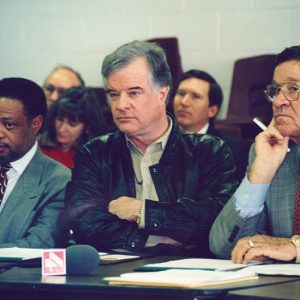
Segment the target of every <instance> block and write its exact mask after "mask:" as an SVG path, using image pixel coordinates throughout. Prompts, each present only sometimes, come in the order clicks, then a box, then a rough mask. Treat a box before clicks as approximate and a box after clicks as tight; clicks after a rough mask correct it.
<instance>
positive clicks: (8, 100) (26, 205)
mask: <svg viewBox="0 0 300 300" xmlns="http://www.w3.org/2000/svg"><path fill="white" fill-rule="evenodd" d="M46 112H47V105H46V98H45V95H44V92H43V90H42V89H41V88H40V87H39V86H38V85H37V84H36V83H34V82H32V81H30V80H27V79H23V78H4V79H2V80H1V81H0V248H1V247H24V248H53V247H63V246H65V242H66V232H65V229H64V228H65V227H64V226H63V224H62V221H61V217H62V215H61V214H62V211H63V209H64V191H65V186H66V183H67V182H68V181H69V179H70V171H69V170H68V169H67V168H65V167H64V166H63V165H61V164H59V163H57V162H55V161H54V160H52V159H50V158H48V157H46V156H45V155H44V154H42V152H41V151H40V150H39V148H38V144H37V141H36V137H37V134H38V132H39V130H40V129H41V127H42V124H43V120H44V118H45V115H46Z"/></svg>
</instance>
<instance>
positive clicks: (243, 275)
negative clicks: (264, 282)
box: [104, 269, 258, 288]
mask: <svg viewBox="0 0 300 300" xmlns="http://www.w3.org/2000/svg"><path fill="white" fill-rule="evenodd" d="M257 278H258V277H257V276H256V275H255V273H254V272H246V271H245V270H243V272H240V271H220V272H212V271H206V270H178V269H170V270H165V271H155V272H134V273H125V274H122V275H121V276H119V277H106V278H104V280H107V281H108V282H109V284H111V285H120V284H121V285H124V284H126V285H146V286H172V287H182V288H199V287H202V286H209V285H216V284H226V283H232V282H239V281H244V280H256V279H257Z"/></svg>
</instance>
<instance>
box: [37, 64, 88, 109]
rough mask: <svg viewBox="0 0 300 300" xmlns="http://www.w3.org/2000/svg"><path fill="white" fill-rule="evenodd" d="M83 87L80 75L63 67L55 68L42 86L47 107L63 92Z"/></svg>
mask: <svg viewBox="0 0 300 300" xmlns="http://www.w3.org/2000/svg"><path fill="white" fill-rule="evenodd" d="M84 85H85V84H84V81H83V79H82V77H81V75H80V74H79V73H78V72H77V71H75V70H74V69H72V68H70V67H68V66H65V65H60V66H57V67H55V68H54V69H53V70H52V71H51V73H50V74H49V75H48V76H47V78H46V80H45V82H44V84H43V89H44V92H45V95H46V99H47V105H48V107H50V106H51V105H52V104H53V103H54V102H55V101H57V100H58V98H59V97H60V96H61V95H62V93H63V92H64V91H65V90H67V89H69V88H71V87H75V86H84Z"/></svg>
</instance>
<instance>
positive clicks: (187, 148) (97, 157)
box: [66, 122, 236, 256]
mask: <svg viewBox="0 0 300 300" xmlns="http://www.w3.org/2000/svg"><path fill="white" fill-rule="evenodd" d="M174 123H175V122H173V128H172V131H171V134H170V136H169V140H168V142H167V145H166V148H165V150H164V153H163V155H162V157H161V159H160V161H159V163H158V164H156V165H153V166H151V167H150V173H151V176H152V179H153V182H154V185H155V188H156V192H157V195H158V198H159V201H151V200H146V206H145V207H146V209H145V211H146V212H145V229H139V228H138V226H137V224H136V223H135V222H129V221H127V220H121V219H119V218H117V217H116V216H114V215H112V214H110V213H109V212H108V211H107V205H108V203H109V202H110V201H111V200H113V199H117V198H118V197H120V196H129V197H135V183H134V173H133V167H132V161H131V156H130V153H129V150H128V148H127V145H126V141H125V136H124V134H123V133H121V132H120V131H116V132H114V133H110V134H107V135H104V136H101V137H97V138H95V139H94V140H92V141H91V142H89V143H88V144H87V145H85V146H84V147H83V149H82V150H81V152H80V153H78V155H77V157H76V159H75V167H74V169H73V171H72V180H71V182H70V183H69V184H68V186H67V192H66V202H67V212H68V214H69V218H71V222H72V227H73V229H74V233H75V239H76V241H77V242H78V243H87V244H90V245H92V246H94V247H96V248H97V249H98V250H101V251H107V250H110V249H115V248H123V249H127V250H131V251H136V252H140V251H142V250H143V248H144V245H145V242H146V240H147V238H148V236H149V235H150V234H154V235H162V236H168V237H170V238H173V239H175V240H177V241H179V242H181V243H184V244H187V245H190V244H193V245H198V246H199V248H200V249H201V250H199V252H198V254H199V256H203V255H206V254H204V253H207V249H208V235H209V231H210V228H211V226H212V223H213V221H214V220H215V218H216V216H217V215H218V213H219V212H220V210H221V209H222V207H223V206H224V204H225V203H226V201H227V200H228V199H229V198H230V196H231V194H232V193H233V192H234V190H235V188H236V180H235V166H234V163H233V159H232V154H231V152H230V150H229V148H228V146H227V144H226V143H224V142H223V141H222V140H221V139H219V138H215V137H212V136H210V135H198V134H187V133H182V132H181V131H180V129H179V127H178V126H177V125H176V124H174Z"/></svg>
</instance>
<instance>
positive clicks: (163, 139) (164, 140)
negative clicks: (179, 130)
mask: <svg viewBox="0 0 300 300" xmlns="http://www.w3.org/2000/svg"><path fill="white" fill-rule="evenodd" d="M167 118H168V123H169V126H168V130H167V131H166V132H165V133H164V134H163V136H161V137H160V138H158V139H157V140H156V141H154V142H153V143H152V144H151V145H154V144H160V145H161V148H162V150H165V147H166V145H167V142H168V139H169V136H170V133H171V130H172V126H173V121H172V119H171V118H170V117H169V116H167ZM125 138H126V143H127V147H129V149H130V147H131V146H134V147H135V148H136V149H138V148H137V147H136V146H135V144H134V143H133V142H132V141H131V139H130V137H129V136H128V135H126V134H125ZM149 146H150V145H149Z"/></svg>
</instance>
